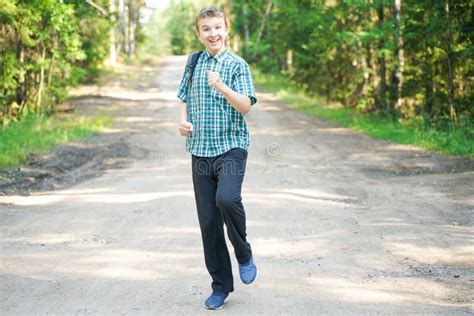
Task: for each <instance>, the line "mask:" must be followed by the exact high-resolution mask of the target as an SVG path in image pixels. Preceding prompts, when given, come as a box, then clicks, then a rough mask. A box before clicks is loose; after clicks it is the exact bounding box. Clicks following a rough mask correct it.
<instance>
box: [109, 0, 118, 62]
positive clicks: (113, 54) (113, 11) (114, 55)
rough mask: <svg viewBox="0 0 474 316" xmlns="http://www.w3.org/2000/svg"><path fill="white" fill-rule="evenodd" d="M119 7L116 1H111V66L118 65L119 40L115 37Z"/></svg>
mask: <svg viewBox="0 0 474 316" xmlns="http://www.w3.org/2000/svg"><path fill="white" fill-rule="evenodd" d="M116 12H117V6H116V5H115V0H109V16H110V22H111V23H110V24H112V27H111V28H110V31H109V64H110V65H115V64H116V63H117V39H116V36H115V32H116V29H117V25H116V23H117V17H116Z"/></svg>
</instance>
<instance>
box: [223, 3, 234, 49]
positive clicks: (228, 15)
mask: <svg viewBox="0 0 474 316" xmlns="http://www.w3.org/2000/svg"><path fill="white" fill-rule="evenodd" d="M231 10H232V1H231V0H225V2H224V14H225V17H226V20H227V27H228V29H229V32H230V35H231V36H232V39H233V40H232V43H234V41H235V33H234V32H231V31H230V30H231V25H232V21H231V17H232V15H231ZM226 42H227V43H226V45H227V47H231V46H230V36H227V39H226Z"/></svg>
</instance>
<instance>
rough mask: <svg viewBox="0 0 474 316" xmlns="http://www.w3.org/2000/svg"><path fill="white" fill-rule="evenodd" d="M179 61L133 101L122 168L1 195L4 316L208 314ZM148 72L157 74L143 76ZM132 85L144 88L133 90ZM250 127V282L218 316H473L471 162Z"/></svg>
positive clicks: (334, 134)
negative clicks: (182, 127) (253, 276)
mask: <svg viewBox="0 0 474 316" xmlns="http://www.w3.org/2000/svg"><path fill="white" fill-rule="evenodd" d="M184 62H185V58H184V57H168V58H166V59H164V60H163V62H162V64H161V67H160V71H159V72H156V76H155V75H154V77H153V78H154V79H153V80H152V82H151V84H148V85H145V84H144V85H139V84H138V85H136V87H135V88H134V89H132V88H128V89H120V88H117V89H111V90H110V91H109V92H106V93H108V95H109V96H110V97H112V98H120V99H121V100H124V99H128V100H130V101H131V102H129V103H127V105H126V106H125V108H124V110H123V111H122V112H121V113H120V117H119V118H118V123H117V126H116V128H115V129H113V130H110V131H108V134H105V135H104V137H108V139H112V138H113V137H114V136H113V135H121V136H120V137H121V141H125V142H126V143H127V144H129V146H130V147H131V148H132V151H135V153H140V154H136V155H135V156H134V157H138V158H136V159H133V161H132V162H131V163H130V164H129V165H127V167H126V168H121V169H115V170H108V171H107V172H106V173H105V174H103V175H101V176H99V177H96V178H94V179H92V180H89V181H87V182H84V183H82V184H80V185H76V186H74V187H71V188H69V189H64V190H57V191H50V192H42V193H36V194H33V195H31V196H8V197H0V199H2V201H3V202H4V203H3V204H2V205H0V223H1V224H0V225H1V226H0V227H1V253H0V256H1V257H0V258H1V261H0V264H1V265H0V273H1V276H0V314H2V315H45V314H55V315H65V314H68V315H99V314H102V315H133V314H140V315H151V314H153V315H157V314H167V315H168V314H183V315H184V314H186V315H193V314H201V313H202V314H207V313H209V312H208V311H205V310H204V308H203V307H202V303H203V300H204V299H205V297H206V296H207V295H208V294H209V289H210V279H209V277H208V275H207V272H206V270H205V266H204V259H203V254H202V249H201V239H200V234H199V230H198V223H197V216H196V213H195V206H194V198H193V192H192V184H191V170H190V157H189V156H188V154H186V153H185V152H184V145H183V144H184V139H182V138H180V137H179V136H178V135H177V132H176V127H177V126H176V119H177V113H176V110H177V103H176V101H175V91H176V88H177V85H178V83H179V82H178V81H179V79H180V78H179V77H180V73H181V71H182V65H183V63H184ZM150 71H154V70H150ZM137 80H139V78H138V79H137ZM258 96H259V103H258V105H257V106H256V107H255V108H254V109H253V111H252V112H251V113H250V115H249V116H248V122H249V127H250V130H251V134H252V138H251V148H250V150H249V161H248V167H247V175H246V179H245V183H244V193H243V199H244V202H245V205H246V209H247V217H248V236H249V240H250V242H251V243H252V246H253V249H254V253H255V257H256V262H257V264H258V267H259V278H258V279H257V282H256V283H255V284H253V285H250V286H244V285H243V284H241V283H240V282H238V271H237V268H236V261H235V259H234V261H233V263H234V273H235V275H234V277H235V279H236V282H235V284H236V291H235V292H234V293H233V294H232V295H231V297H230V300H229V301H228V303H226V307H225V309H224V310H222V311H220V312H219V313H222V314H235V315H243V314H268V315H276V314H295V315H313V314H340V315H347V314H355V315H357V314H439V315H448V314H449V315H464V314H469V313H473V312H474V309H473V305H472V293H473V286H474V255H473V253H474V246H473V245H474V243H473V232H474V229H473V224H474V221H473V209H474V201H473V198H472V196H474V192H473V188H474V181H473V179H474V172H473V170H474V167H473V163H472V161H466V160H462V159H458V158H455V157H454V158H453V157H451V158H449V157H444V156H440V155H434V154H432V153H430V152H427V151H424V150H420V149H415V148H413V147H408V146H402V145H396V144H392V143H389V142H384V141H378V140H374V139H371V138H369V137H367V136H364V135H361V134H358V133H355V132H352V131H349V130H346V129H343V128H338V127H335V126H334V125H332V124H329V123H327V122H324V121H322V120H319V119H316V118H310V117H307V116H304V115H302V114H299V113H296V112H294V111H291V110H288V109H285V108H283V107H282V106H281V104H280V103H279V102H278V101H277V100H275V99H273V98H272V96H270V95H266V94H263V93H260V94H258Z"/></svg>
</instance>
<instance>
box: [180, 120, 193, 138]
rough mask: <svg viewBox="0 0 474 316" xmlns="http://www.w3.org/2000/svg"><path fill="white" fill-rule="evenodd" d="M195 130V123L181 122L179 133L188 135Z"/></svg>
mask: <svg viewBox="0 0 474 316" xmlns="http://www.w3.org/2000/svg"><path fill="white" fill-rule="evenodd" d="M192 131H193V124H191V123H189V122H186V121H184V122H179V135H181V136H188V135H189V134H191V133H192Z"/></svg>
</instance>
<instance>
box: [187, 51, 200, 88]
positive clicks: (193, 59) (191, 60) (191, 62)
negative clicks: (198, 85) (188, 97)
mask: <svg viewBox="0 0 474 316" xmlns="http://www.w3.org/2000/svg"><path fill="white" fill-rule="evenodd" d="M201 54H202V51H198V52H193V53H191V54H189V56H188V61H187V62H186V65H187V66H188V67H189V75H188V77H189V78H188V80H189V84H191V81H192V80H193V74H194V68H196V64H197V61H198V59H199V56H201Z"/></svg>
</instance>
